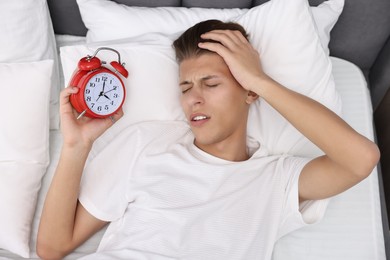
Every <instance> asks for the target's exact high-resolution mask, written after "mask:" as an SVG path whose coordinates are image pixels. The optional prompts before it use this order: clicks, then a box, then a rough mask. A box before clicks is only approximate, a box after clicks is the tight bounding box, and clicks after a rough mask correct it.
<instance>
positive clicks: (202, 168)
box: [37, 20, 379, 260]
mask: <svg viewBox="0 0 390 260" xmlns="http://www.w3.org/2000/svg"><path fill="white" fill-rule="evenodd" d="M245 35H246V34H245V31H244V30H243V29H242V27H241V26H239V25H237V24H232V23H222V22H219V21H215V20H210V21H206V22H202V23H200V24H197V25H195V26H194V27H192V28H190V29H189V30H187V31H186V32H185V33H184V34H183V35H182V36H181V37H180V38H179V39H177V40H176V41H175V43H174V46H175V49H176V54H177V58H178V61H179V65H180V88H181V91H182V96H181V104H182V108H183V110H184V112H185V115H186V117H187V120H188V124H187V123H184V122H152V123H141V124H138V125H135V126H132V127H130V128H128V129H127V130H125V131H123V133H122V134H121V135H120V136H118V137H116V138H115V140H114V141H113V142H112V143H110V144H109V145H107V147H105V148H104V150H103V151H102V152H101V153H99V154H97V155H96V156H95V157H94V158H93V159H92V160H91V162H90V163H89V164H88V165H87V166H86V167H85V170H84V174H82V172H83V169H84V164H85V161H86V159H87V156H88V154H89V152H90V150H91V147H92V144H93V142H94V141H95V140H96V139H97V138H98V137H99V136H100V135H101V134H102V133H103V132H104V131H105V130H106V129H107V128H109V127H110V126H111V125H112V124H113V121H111V120H110V119H105V120H92V119H88V118H83V119H82V120H76V119H75V114H74V111H73V109H72V108H71V106H70V103H69V95H71V94H72V93H76V92H77V89H76V88H72V87H69V88H66V89H65V90H64V91H63V92H62V94H61V120H62V132H63V136H64V144H63V148H62V153H61V158H60V162H59V164H58V168H57V171H56V174H55V176H54V178H53V181H52V184H51V187H50V190H49V192H48V194H47V198H46V202H45V206H44V210H43V213H42V217H41V224H40V228H39V234H38V245H37V252H38V254H39V255H40V256H41V257H42V258H44V259H59V258H62V257H63V256H65V255H66V254H68V253H69V252H71V251H72V250H74V249H75V248H76V247H77V246H79V245H80V244H81V243H83V242H84V241H85V240H87V239H88V238H89V237H90V236H91V235H93V234H94V233H95V232H97V231H98V230H100V229H101V228H102V227H103V226H105V225H106V224H107V223H108V222H111V224H110V225H109V227H108V229H107V231H106V233H105V235H104V237H103V239H102V241H101V244H100V246H99V249H98V252H97V253H96V254H93V255H91V256H88V257H86V258H89V257H90V258H91V259H137V260H138V259H191V260H192V259H202V260H204V259H229V260H231V259H245V260H248V259H270V258H271V255H272V250H273V246H274V243H275V241H276V240H277V239H278V238H280V237H281V236H283V235H285V234H287V233H288V232H291V231H292V230H295V229H297V228H299V227H302V226H304V225H307V224H308V223H313V222H316V221H318V220H319V219H320V218H321V217H322V214H323V212H324V210H325V208H326V200H323V199H326V198H329V197H331V196H333V195H335V194H338V193H340V192H343V191H345V190H346V189H348V188H350V187H352V186H353V185H355V184H357V183H358V182H360V181H361V180H363V179H364V178H366V177H367V176H368V175H369V174H370V173H371V171H372V169H373V168H374V167H375V165H376V164H377V162H378V160H379V152H378V149H377V147H376V145H375V144H374V143H372V142H371V141H369V140H368V139H366V138H365V137H363V136H361V135H359V134H358V133H356V132H355V131H354V130H353V129H352V128H351V127H349V126H348V125H347V124H346V123H345V122H344V121H343V120H341V119H340V118H339V117H338V116H336V115H335V114H334V113H332V112H331V111H329V110H328V109H327V108H325V107H324V106H322V105H320V104H319V103H317V102H315V101H313V100H311V99H309V98H307V97H305V96H302V95H300V94H297V93H295V92H293V91H291V90H289V89H287V88H285V87H283V86H281V85H280V84H278V83H277V82H275V81H274V80H272V79H271V78H270V77H268V76H267V75H266V74H264V72H263V71H262V69H261V65H260V64H261V62H260V58H259V55H258V53H257V52H256V51H255V50H254V49H253V48H252V46H251V45H250V43H249V42H248V40H247V39H246V36H245ZM259 96H260V97H261V98H263V99H264V100H265V101H266V102H268V103H269V104H270V105H272V106H273V107H274V108H275V109H276V110H277V111H279V112H280V113H281V114H282V115H283V116H284V117H285V118H286V119H287V120H288V121H289V122H291V124H292V125H294V126H295V127H296V128H297V129H298V130H299V131H301V132H302V133H303V134H304V135H305V136H306V137H308V138H309V139H310V140H311V141H312V142H313V143H315V144H316V145H317V146H318V147H319V148H321V149H322V150H323V151H324V153H325V155H324V156H321V157H318V158H315V159H313V160H309V159H305V158H296V157H291V156H284V155H281V156H269V155H268V154H267V151H266V148H265V147H263V146H262V145H261V144H259V143H257V142H256V141H255V140H251V139H250V138H248V137H247V135H246V125H247V117H248V110H249V106H250V104H251V103H252V102H253V101H254V100H256V99H257V98H258V97H259ZM121 116H122V113H118V114H117V115H115V116H114V119H115V120H119V119H120V118H121ZM119 147H121V148H119ZM82 175H83V177H82ZM81 178H83V180H82V184H81V185H80V181H81ZM79 191H80V193H79ZM300 203H301V205H303V203H304V205H305V207H302V208H304V209H307V208H313V207H314V208H316V211H315V212H316V214H314V215H313V214H311V215H310V216H309V215H308V214H306V212H305V210H301V211H300V210H299V206H300V205H299V204H300Z"/></svg>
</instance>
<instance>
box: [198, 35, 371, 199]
mask: <svg viewBox="0 0 390 260" xmlns="http://www.w3.org/2000/svg"><path fill="white" fill-rule="evenodd" d="M202 37H203V38H205V39H206V38H207V39H212V40H215V41H217V42H219V43H211V42H207V43H202V44H200V45H199V47H201V48H205V49H208V50H210V51H214V52H216V53H218V54H219V55H221V56H222V57H223V58H224V60H225V62H226V64H227V65H228V66H229V69H230V71H231V73H232V74H233V76H234V77H235V78H236V80H237V81H238V82H239V83H240V84H241V86H242V87H243V88H245V89H246V90H248V91H249V92H254V93H256V94H258V95H259V96H261V97H262V98H263V99H264V100H266V101H267V102H268V103H269V104H270V105H271V106H272V107H273V108H275V109H276V110H277V111H278V112H279V113H280V114H281V115H283V117H285V118H286V119H287V120H288V121H289V122H290V123H291V124H292V125H293V126H294V127H295V128H297V129H298V130H299V131H300V132H301V133H302V134H303V135H305V136H306V137H307V138H308V139H309V140H310V141H312V142H313V143H314V144H315V145H317V146H318V147H319V148H320V149H321V150H322V151H323V152H324V153H325V155H324V156H321V157H318V158H315V159H314V160H312V161H311V162H309V163H308V164H307V165H306V166H305V167H304V169H303V170H302V173H301V175H300V179H299V197H300V200H301V201H302V200H309V199H323V198H327V197H330V196H333V195H335V194H338V193H340V192H343V191H345V190H346V189H348V188H350V187H352V186H353V185H355V184H357V183H358V182H360V181H361V180H363V179H364V178H366V177H367V176H368V175H369V174H370V173H371V171H372V169H373V168H374V167H375V166H376V164H377V163H378V160H379V150H378V148H377V146H376V145H375V144H374V143H373V142H371V141H370V140H368V139H367V138H365V137H364V136H362V135H360V134H358V133H357V132H356V131H354V130H353V129H352V128H351V127H350V126H349V125H348V124H346V123H345V122H344V121H343V120H342V119H341V118H339V117H338V116H337V115H336V114H334V113H333V112H332V111H330V110H329V109H327V108H326V107H324V106H323V105H321V104H319V103H318V102H316V101H314V100H312V99H310V98H308V97H306V96H303V95H300V94H298V93H296V92H294V91H292V90H289V89H287V88H285V87H284V86H282V85H280V84H279V83H277V82H275V81H274V80H272V79H271V78H270V77H268V76H267V75H266V74H265V73H264V72H263V71H262V68H261V65H260V59H259V55H258V53H257V51H256V50H254V49H253V47H252V46H251V45H250V44H249V43H248V41H247V40H246V39H245V38H244V37H243V36H242V35H241V33H239V32H235V31H221V30H217V31H212V32H209V33H206V34H204V35H203V36H202Z"/></svg>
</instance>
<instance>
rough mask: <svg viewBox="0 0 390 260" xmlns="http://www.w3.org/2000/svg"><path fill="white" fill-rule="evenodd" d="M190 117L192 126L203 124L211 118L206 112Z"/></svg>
mask: <svg viewBox="0 0 390 260" xmlns="http://www.w3.org/2000/svg"><path fill="white" fill-rule="evenodd" d="M190 118H191V121H190V123H191V125H192V126H201V125H203V124H204V123H206V122H207V121H208V120H210V117H209V116H207V115H205V114H199V113H196V114H192V115H191V117H190Z"/></svg>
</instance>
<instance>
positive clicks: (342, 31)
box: [0, 0, 390, 260]
mask: <svg viewBox="0 0 390 260" xmlns="http://www.w3.org/2000/svg"><path fill="white" fill-rule="evenodd" d="M100 1H101V2H102V3H106V2H110V3H109V4H108V5H107V6H104V5H102V6H100V7H101V10H100V11H107V10H111V9H110V8H111V5H110V4H114V2H111V1H105V0H100ZM271 1H274V0H271ZM276 1H277V0H276ZM43 2H44V4H43V5H42V7H41V8H40V9H39V10H38V11H39V12H44V13H45V14H46V15H47V18H48V19H49V18H50V21H52V24H50V25H49V29H50V28H51V29H52V30H53V29H54V31H53V35H49V36H47V35H43V36H42V37H47V38H48V39H49V40H48V42H50V41H52V45H51V47H47V46H46V47H45V49H46V51H44V52H43V53H44V54H42V55H41V56H39V57H31V58H28V59H25V60H23V59H24V57H23V56H21V57H18V58H17V59H16V58H12V60H11V61H12V62H36V61H38V60H44V59H52V60H54V64H56V63H57V66H58V67H57V68H55V67H54V69H53V73H51V75H57V78H58V81H59V82H60V83H59V87H58V90H59V89H60V88H61V87H63V86H65V85H66V82H68V81H69V76H70V73H69V72H70V71H71V70H72V68H74V63H72V62H75V61H77V60H76V58H77V57H80V55H81V54H82V53H85V51H88V50H92V49H93V48H96V46H98V45H102V44H103V43H102V42H104V43H108V42H107V41H106V40H107V39H104V38H99V37H98V36H96V35H95V37H96V39H98V40H96V42H97V44H96V43H94V42H93V41H92V40H91V39H93V36H91V35H90V36H88V35H87V36H86V33H87V27H89V26H91V25H90V24H88V22H86V18H85V13H84V16H83V19H84V21H83V19H82V18H81V15H80V10H79V8H80V7H81V9H83V8H84V10H81V14H83V11H84V12H86V10H87V9H85V6H84V7H83V6H82V5H81V6H78V5H77V3H76V1H48V5H47V4H46V1H43ZM80 2H85V3H86V6H87V5H88V3H89V2H91V3H94V2H96V1H88V0H81V1H79V3H80ZM97 2H99V1H98V0H97ZM116 2H117V3H116ZM263 2H266V1H244V0H243V1H202V0H193V1H191V0H187V1H175V0H164V1H152V0H151V1H136V0H134V1H115V8H118V7H119V9H118V10H122V9H124V8H123V6H121V5H119V4H124V5H127V6H131V7H133V6H144V5H145V6H147V7H148V8H151V9H147V10H146V12H148V10H152V9H153V8H152V7H157V6H159V7H161V6H164V7H169V8H171V7H178V6H184V7H202V8H207V9H211V8H212V9H214V8H218V9H219V8H226V9H224V10H227V11H226V12H231V13H232V14H229V15H230V16H229V17H232V16H233V15H235V16H237V15H244V14H243V12H247V11H248V10H250V9H251V8H252V7H253V6H260V5H262V4H263ZM322 2H323V1H310V4H311V6H312V8H313V7H316V6H320V4H321V3H322ZM329 2H331V1H329ZM335 2H337V1H335ZM342 2H343V5H344V6H343V8H342V10H341V9H340V10H339V11H340V12H339V13H338V14H337V15H335V18H334V22H335V24H334V23H333V24H332V25H329V26H330V27H331V28H329V27H328V28H327V30H328V33H329V32H330V36H329V35H328V36H326V35H324V36H323V37H325V38H326V37H330V42H329V49H327V48H324V49H325V51H326V50H327V51H328V53H327V54H329V55H330V58H329V62H330V64H331V72H330V76H329V77H330V78H333V79H334V84H335V89H336V91H337V93H338V94H339V97H340V99H341V103H342V108H341V106H340V109H341V110H340V113H341V115H342V117H343V118H344V119H345V120H346V122H347V123H349V124H350V125H351V126H352V127H353V128H354V129H356V130H357V131H358V132H359V133H361V134H363V135H365V136H366V137H368V138H369V139H371V140H375V138H376V137H375V130H374V127H373V108H375V107H377V106H378V104H379V103H380V101H381V99H382V97H383V95H384V93H385V92H386V91H387V89H386V87H385V85H386V83H383V80H382V79H381V78H380V77H382V76H381V75H377V77H376V78H375V79H374V78H372V77H370V76H371V74H370V72H371V71H378V70H380V69H381V68H380V67H379V66H386V64H383V62H380V64H378V63H376V62H375V61H376V60H377V57H380V55H381V49H382V47H383V46H384V45H385V42H386V40H387V38H388V36H389V35H390V28H389V27H390V26H389V25H390V17H388V15H387V13H388V11H390V4H389V3H388V1H385V0H376V1H375V4H374V3H368V4H367V3H366V2H367V1H363V0H362V1H360V0H359V1H356V0H354V1H353V3H352V0H346V1H345V4H344V1H342ZM118 3H119V4H118ZM338 3H340V1H339V2H338ZM88 7H90V6H88ZM102 7H104V8H102ZM15 8H21V6H17V7H15ZM115 8H114V6H113V9H112V10H117V9H115ZM91 10H92V9H91ZM136 10H137V9H134V10H133V9H131V11H136ZM202 10H203V9H197V11H196V12H197V14H199V12H201V11H202ZM362 10H364V12H363V11H362ZM385 10H386V11H385ZM94 11H96V10H94ZM203 11H204V12H206V11H205V10H203ZM203 11H202V12H203ZM317 11H318V10H317ZM49 12H50V16H49ZM96 12H98V11H96ZM170 12H171V11H170ZM185 12H186V11H184V14H185ZM91 13H93V12H92V11H91ZM214 14H215V13H210V16H212V15H214ZM115 15H116V14H114V16H113V17H115ZM224 15H226V13H225V14H224ZM87 16H88V15H87ZM200 16H201V15H200ZM151 17H153V16H151ZM169 17H170V19H172V21H175V19H178V18H177V16H172V13H170V16H169ZM107 19H111V18H107ZM145 19H146V18H145ZM198 19H200V18H198ZM367 19H368V20H367ZM103 20H104V19H103ZM168 20H169V19H167V20H166V21H167V22H168ZM38 22H39V21H38ZM104 22H105V23H106V24H107V28H110V27H109V26H111V25H110V24H108V23H107V21H104ZM336 22H337V23H336ZM85 23H86V24H87V27H86V24H85ZM113 23H115V21H114V22H113ZM363 24H364V26H362V25H363ZM26 26H27V25H26ZM52 26H53V27H52ZM153 26H154V25H153V23H151V28H152V27H153ZM378 27H380V29H378ZM145 28H146V27H145ZM46 29H47V28H46ZM100 29H101V30H104V28H100ZM88 30H90V31H91V32H92V31H93V30H94V29H93V28H92V29H91V27H89V28H88ZM150 30H151V29H150ZM161 30H164V29H161ZM161 30H160V31H159V32H157V33H162V32H161ZM23 33H24V34H26V32H23ZM88 33H90V32H88ZM151 33H152V35H153V33H155V32H151ZM361 35H366V36H365V37H363V38H364V39H363V38H362V37H361ZM129 37H135V36H131V35H129ZM142 37H145V36H142V35H141V38H142ZM155 37H159V36H158V35H157V36H156V35H153V37H152V38H153V40H155ZM146 38H147V39H146V42H148V41H149V40H150V39H149V38H148V37H147V36H146ZM136 39H139V38H136ZM13 41H16V39H14V40H13ZM41 41H42V38H41ZM88 41H89V42H88ZM38 43H39V42H36V44H38ZM115 44H117V45H114V46H117V47H118V48H121V47H122V43H121V42H119V43H118V42H117V43H115ZM151 45H153V44H151ZM52 46H54V47H52ZM73 46H78V47H74V48H73ZM8 48H10V47H8ZM50 48H53V50H52V53H54V56H53V55H52V56H50V54H48V53H47V52H48V49H50ZM123 48H125V47H123ZM11 52H12V51H11ZM382 52H383V50H382ZM71 55H74V56H75V57H72V60H71V61H70V60H67V58H69V57H71ZM10 56H12V55H10ZM0 58H1V59H2V60H0V62H3V63H5V62H10V60H9V59H11V58H8V60H7V57H4V56H0ZM69 59H70V58H69ZM137 61H138V60H137ZM131 64H132V63H131V62H129V66H130V67H131ZM46 65H47V64H45V66H46ZM51 65H52V63H51ZM131 71H132V70H131V69H130V74H131ZM50 80H53V76H51V77H50ZM52 82H53V81H52ZM49 85H50V84H49ZM388 86H390V84H388ZM54 92H55V91H54ZM56 93H57V94H53V91H52V94H51V96H49V95H48V96H46V97H45V98H46V99H45V100H46V101H47V102H49V104H50V105H46V106H45V107H42V110H43V111H46V113H47V115H46V118H43V119H42V120H46V121H45V122H46V128H47V129H45V130H44V131H45V133H47V134H46V135H47V136H45V137H44V140H43V143H44V144H45V145H46V146H47V150H45V151H43V152H42V151H40V153H38V155H39V156H40V157H36V158H32V159H31V158H30V157H28V158H27V157H26V158H27V159H26V158H25V157H18V158H17V161H18V162H20V161H23V162H25V161H27V162H28V164H27V166H26V167H29V165H30V164H31V165H34V166H35V165H39V166H40V167H41V168H40V172H42V174H40V175H39V176H35V177H34V178H35V179H36V181H35V183H34V185H35V186H36V187H37V188H36V190H37V191H36V192H35V193H30V195H29V196H31V198H30V200H28V203H30V204H32V205H33V210H30V218H28V219H26V220H25V222H24V223H23V225H24V226H23V232H24V233H23V234H24V236H26V234H28V238H27V240H26V237H24V240H23V239H20V237H21V236H22V235H18V236H19V237H16V238H15V239H16V240H17V239H19V240H22V241H21V242H15V243H13V244H18V243H19V244H22V245H20V247H18V245H16V246H15V247H12V246H10V244H11V243H8V242H7V241H6V240H7V239H8V236H6V235H5V234H8V233H5V232H9V230H11V231H12V229H7V228H8V227H6V226H5V224H4V223H3V226H1V224H0V230H1V229H2V228H3V230H5V231H4V232H3V233H1V232H2V231H0V259H25V258H28V259H38V256H37V255H36V252H35V245H36V234H37V229H38V224H39V217H40V214H41V210H42V207H43V202H44V198H45V194H46V192H47V189H48V187H49V185H50V181H51V178H52V176H53V174H54V171H55V167H56V164H57V162H58V159H59V154H60V150H61V143H62V138H61V133H60V130H59V127H58V125H59V119H58V115H56V111H57V110H56V108H58V107H56V106H58V102H56V101H55V95H58V91H57V92H56ZM156 109H158V108H156ZM33 112H35V111H33ZM24 113H27V112H24ZM151 113H152V112H151ZM167 113H170V111H168V112H167ZM153 116H154V115H153V114H151V115H150V118H147V119H154V118H153ZM170 116H171V114H170ZM177 116H178V117H179V116H180V115H177ZM161 117H164V115H162V116H161ZM163 119H164V118H163ZM133 120H136V119H134V118H133ZM11 122H13V121H11ZM119 127H121V126H118V128H119ZM12 129H14V128H12ZM12 129H11V130H8V131H12ZM37 131H42V129H41V128H40V129H37ZM118 131H119V129H118ZM260 131H262V130H261V129H260ZM0 134H1V132H0ZM36 136H38V134H37V135H36ZM114 136H115V134H114V133H109V134H107V136H106V137H107V138H114ZM11 137H12V136H11ZM26 138H30V139H31V138H32V136H27V137H26ZM1 140H2V139H0V141H1ZM27 140H28V139H27ZM107 140H110V139H107ZM6 144H7V143H6ZM296 147H297V146H295V148H296ZM299 147H301V150H302V146H300V145H298V148H299ZM295 148H294V149H295ZM0 149H1V148H0ZM15 149H16V148H15ZM23 149H25V150H27V148H23ZM28 149H30V148H28ZM31 149H32V150H33V148H31ZM34 149H35V148H34ZM305 149H306V148H305V147H303V150H305ZM9 151H10V150H8V153H7V152H5V153H1V152H0V166H1V167H5V166H4V164H7V163H9V162H10V161H12V162H13V161H16V159H12V158H11V159H10V158H9V157H6V155H7V156H8V154H10V152H9ZM12 151H13V150H12ZM34 151H35V150H34ZM275 151H276V152H277V149H276V150H275ZM291 151H293V152H296V153H298V154H299V153H300V151H299V150H298V151H296V150H291ZM304 152H305V153H313V154H316V153H318V151H316V150H315V149H313V148H307V149H306V150H305V151H304ZM4 154H5V155H4ZM12 154H17V153H16V152H15V153H14V152H12ZM24 156H25V155H24ZM37 158H38V159H37ZM7 167H8V166H7ZM42 168H44V171H42ZM1 169H3V168H1ZM4 169H6V170H7V169H9V168H4ZM12 169H14V168H11V170H8V171H7V173H10V172H12V171H14V170H12ZM380 174H381V172H380V167H377V168H375V169H374V171H373V172H372V174H371V175H370V176H369V177H368V178H367V179H365V180H364V181H362V182H361V183H359V184H358V185H356V186H354V187H353V188H351V189H350V190H348V191H346V192H344V193H342V194H340V195H337V196H335V197H333V198H332V199H331V200H330V202H329V206H328V209H327V212H326V214H325V216H324V219H323V220H322V221H321V222H320V223H318V224H315V225H313V226H309V227H307V228H303V229H300V230H298V231H294V232H292V233H290V234H289V235H287V236H285V237H282V238H281V239H280V240H279V241H278V242H277V244H276V245H275V249H274V253H273V259H274V260H284V259H297V260H298V259H299V260H301V259H311V260H325V259H340V260H341V259H343V260H344V259H354V260H359V259H361V260H366V259H375V260H384V259H386V255H388V252H387V251H388V248H387V244H388V241H389V240H388V239H389V238H388V237H389V234H388V232H389V231H388V226H387V215H386V209H385V206H384V201H383V188H382V183H381V175H380ZM0 177H1V176H0ZM22 177H23V178H28V177H26V176H24V175H22ZM7 180H8V179H7ZM4 183H7V182H4ZM7 185H8V183H7ZM13 185H14V186H15V184H13ZM2 187H3V188H4V187H5V186H2ZM16 188H17V187H14V190H15V189H16ZM23 188H24V187H22V189H23ZM4 189H5V188H4ZM7 189H12V187H11V186H9V187H7ZM26 189H27V188H26ZM18 192H20V190H19V191H18ZM12 194H15V193H11V195H12ZM5 195H6V196H10V195H7V194H5ZM34 196H35V198H34ZM5 198H7V199H9V198H12V197H5ZM2 203H6V204H4V206H5V207H10V205H15V204H13V203H18V200H15V201H13V200H7V201H6V202H5V201H4V200H1V199H0V205H2ZM23 203H26V199H25V198H24V202H23ZM2 207H3V206H2ZM18 212H19V213H20V212H23V211H18ZM13 216H14V217H15V215H13ZM6 220H7V219H6ZM26 225H27V226H26ZM103 233H104V230H101V231H100V232H98V233H97V234H95V235H94V236H93V237H92V238H91V239H90V240H88V241H87V242H86V243H85V244H83V245H82V246H80V247H79V248H78V249H77V250H76V251H75V252H73V253H72V254H70V255H69V256H67V257H66V258H65V259H77V258H79V257H82V256H84V255H86V254H89V253H92V252H94V251H95V250H96V249H97V247H98V245H99V241H100V238H101V237H102V235H103ZM12 239H14V238H13V237H12V236H11V238H9V240H12ZM23 244H24V245H26V244H27V246H28V249H26V247H23Z"/></svg>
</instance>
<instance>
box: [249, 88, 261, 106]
mask: <svg viewBox="0 0 390 260" xmlns="http://www.w3.org/2000/svg"><path fill="white" fill-rule="evenodd" d="M258 98H259V95H257V94H256V93H255V92H253V91H249V92H248V96H247V97H246V103H247V104H248V105H250V104H252V103H253V102H254V101H256V100H257V99H258Z"/></svg>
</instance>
